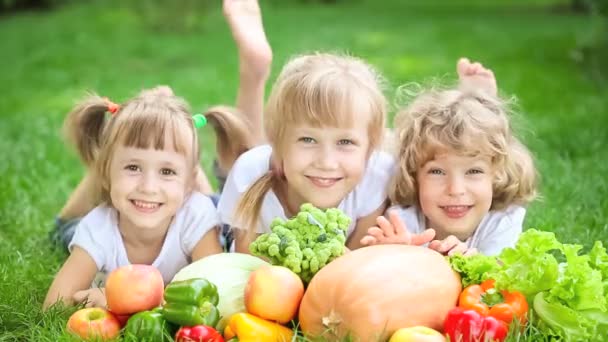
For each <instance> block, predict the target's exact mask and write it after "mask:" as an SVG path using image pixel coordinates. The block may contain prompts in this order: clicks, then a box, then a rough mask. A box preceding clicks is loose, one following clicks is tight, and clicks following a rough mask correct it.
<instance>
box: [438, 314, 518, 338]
mask: <svg viewBox="0 0 608 342" xmlns="http://www.w3.org/2000/svg"><path fill="white" fill-rule="evenodd" d="M443 329H444V332H445V333H446V334H447V335H448V336H449V337H450V341H452V342H495V341H499V342H502V341H504V339H505V338H506V337H507V332H508V327H507V324H506V323H505V322H502V321H500V320H498V319H496V318H494V317H492V316H486V317H484V316H482V315H481V314H480V313H478V312H477V311H474V310H464V309H462V308H454V309H452V310H450V312H448V317H447V318H446V319H445V323H444V324H443Z"/></svg>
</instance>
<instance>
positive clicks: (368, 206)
mask: <svg viewBox="0 0 608 342" xmlns="http://www.w3.org/2000/svg"><path fill="white" fill-rule="evenodd" d="M271 154H272V147H270V146H269V145H262V146H258V147H256V148H253V149H251V150H249V151H247V152H246V153H244V154H242V155H241V156H240V157H239V159H238V160H237V161H236V163H235V164H234V166H233V167H232V169H231V170H230V173H229V174H228V179H227V180H226V184H225V185H224V190H223V191H222V195H221V197H220V202H219V204H218V208H217V209H218V212H219V215H220V220H221V221H222V223H225V224H228V225H230V226H233V227H238V225H237V224H236V222H235V218H234V211H235V209H236V206H237V205H238V202H239V200H240V198H241V196H242V195H243V193H244V192H245V191H246V190H247V189H249V187H250V186H251V185H253V183H255V181H257V180H258V179H260V178H261V177H262V176H263V175H264V174H266V173H267V172H268V171H269V170H270V156H271ZM393 166H394V160H393V158H392V157H391V156H390V155H389V154H387V153H384V152H375V153H373V154H372V156H371V158H370V160H369V161H368V163H367V168H366V170H365V174H364V175H363V178H362V179H361V182H360V183H359V184H358V185H357V186H356V187H355V188H354V189H353V191H351V192H350V193H348V195H346V197H345V198H344V199H343V200H342V202H340V204H339V205H338V208H339V209H340V210H342V211H343V212H344V213H345V214H346V215H348V216H349V217H350V218H351V219H352V223H351V225H350V227H349V228H348V235H350V234H351V233H352V232H353V230H354V227H355V223H356V221H357V219H359V218H361V217H364V216H367V215H369V214H371V213H372V212H373V211H374V210H376V209H378V208H379V207H380V205H382V203H383V202H384V201H385V200H386V198H387V194H386V190H387V186H388V182H389V180H390V176H391V174H392V172H393ZM276 217H281V218H283V219H286V218H287V217H286V216H285V211H284V210H283V206H282V205H281V203H280V202H279V199H278V197H277V196H276V195H275V193H274V192H273V191H272V189H271V190H269V191H268V193H266V195H265V197H264V202H263V204H262V208H261V211H260V220H259V225H258V227H257V232H258V233H269V232H270V223H271V222H272V220H273V219H274V218H276Z"/></svg>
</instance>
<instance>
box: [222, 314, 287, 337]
mask: <svg viewBox="0 0 608 342" xmlns="http://www.w3.org/2000/svg"><path fill="white" fill-rule="evenodd" d="M233 337H237V338H238V339H239V342H257V341H268V342H287V341H291V339H292V338H293V331H292V330H291V329H289V328H287V327H284V326H282V325H280V324H277V323H274V322H270V321H267V320H265V319H262V318H259V317H256V316H254V315H252V314H248V313H244V312H241V313H237V314H234V315H232V317H230V320H229V321H228V325H227V326H226V329H225V330H224V338H225V339H226V340H229V339H231V338H233Z"/></svg>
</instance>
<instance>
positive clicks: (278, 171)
mask: <svg viewBox="0 0 608 342" xmlns="http://www.w3.org/2000/svg"><path fill="white" fill-rule="evenodd" d="M270 171H272V173H274V174H275V175H276V176H277V177H279V178H284V177H285V172H284V171H283V160H281V159H280V158H279V157H277V155H276V154H274V153H273V154H272V156H271V157H270Z"/></svg>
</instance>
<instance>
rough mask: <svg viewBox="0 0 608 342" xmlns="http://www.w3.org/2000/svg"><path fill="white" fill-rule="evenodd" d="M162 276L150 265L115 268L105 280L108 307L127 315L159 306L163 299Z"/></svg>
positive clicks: (116, 312)
mask: <svg viewBox="0 0 608 342" xmlns="http://www.w3.org/2000/svg"><path fill="white" fill-rule="evenodd" d="M164 288H165V286H164V282H163V276H162V275H161V274H160V272H159V271H158V270H157V269H156V268H155V267H154V266H150V265H128V266H123V267H120V268H117V269H115V270H114V271H112V272H111V273H110V275H108V279H107V280H106V301H107V303H108V308H109V309H110V310H111V311H112V312H113V313H115V314H117V315H129V314H133V313H136V312H140V311H146V310H150V309H153V308H155V307H157V306H159V305H160V304H161V303H162V301H163V293H164Z"/></svg>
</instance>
